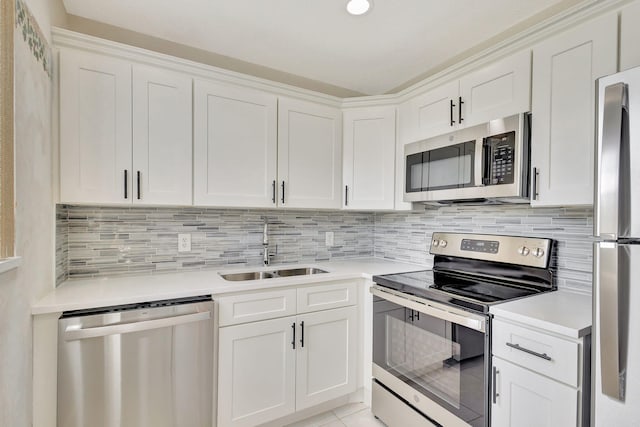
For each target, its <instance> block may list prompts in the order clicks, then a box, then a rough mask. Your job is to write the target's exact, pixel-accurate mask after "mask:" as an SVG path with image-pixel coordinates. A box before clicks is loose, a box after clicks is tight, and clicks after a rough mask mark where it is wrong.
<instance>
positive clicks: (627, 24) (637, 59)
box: [620, 1, 640, 71]
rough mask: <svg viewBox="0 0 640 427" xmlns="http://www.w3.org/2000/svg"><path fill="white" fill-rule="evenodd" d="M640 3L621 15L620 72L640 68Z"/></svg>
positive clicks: (623, 11)
mask: <svg viewBox="0 0 640 427" xmlns="http://www.w3.org/2000/svg"><path fill="white" fill-rule="evenodd" d="M638 22H640V1H635V2H633V3H631V4H630V5H628V6H627V7H625V8H624V9H622V12H621V15H620V71H624V70H628V69H629V68H633V67H640V49H639V48H638V40H640V25H638Z"/></svg>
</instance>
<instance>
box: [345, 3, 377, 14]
mask: <svg viewBox="0 0 640 427" xmlns="http://www.w3.org/2000/svg"><path fill="white" fill-rule="evenodd" d="M369 9H371V0H349V2H348V3H347V12H349V13H350V14H352V15H356V16H358V15H364V14H365V13H367V12H368V11H369Z"/></svg>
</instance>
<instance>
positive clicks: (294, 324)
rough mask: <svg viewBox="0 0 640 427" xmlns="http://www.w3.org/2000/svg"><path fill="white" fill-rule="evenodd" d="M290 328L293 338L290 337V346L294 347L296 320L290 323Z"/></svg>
mask: <svg viewBox="0 0 640 427" xmlns="http://www.w3.org/2000/svg"><path fill="white" fill-rule="evenodd" d="M291 330H292V331H293V338H291V348H293V349H294V350H295V349H296V322H293V323H292V324H291Z"/></svg>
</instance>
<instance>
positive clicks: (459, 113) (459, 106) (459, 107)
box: [458, 96, 464, 123]
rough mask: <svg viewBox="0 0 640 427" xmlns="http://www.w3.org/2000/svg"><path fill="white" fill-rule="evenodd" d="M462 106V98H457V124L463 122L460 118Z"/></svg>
mask: <svg viewBox="0 0 640 427" xmlns="http://www.w3.org/2000/svg"><path fill="white" fill-rule="evenodd" d="M462 104H464V102H463V101H462V97H461V96H459V97H458V123H462V121H463V120H464V119H463V118H462Z"/></svg>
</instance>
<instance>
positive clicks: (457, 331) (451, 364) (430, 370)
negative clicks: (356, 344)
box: [373, 298, 487, 426]
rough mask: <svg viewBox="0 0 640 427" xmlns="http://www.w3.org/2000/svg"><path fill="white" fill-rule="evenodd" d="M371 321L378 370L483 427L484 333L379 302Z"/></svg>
mask: <svg viewBox="0 0 640 427" xmlns="http://www.w3.org/2000/svg"><path fill="white" fill-rule="evenodd" d="M373 316H374V317H373V322H374V326H373V362H374V363H375V364H376V365H378V366H379V367H380V368H382V369H384V370H385V371H387V372H388V373H390V374H392V375H393V376H395V377H397V378H398V379H400V380H402V381H403V382H405V383H407V384H408V385H409V386H411V387H412V388H413V389H415V390H416V391H417V392H419V393H420V394H422V395H424V396H426V397H428V398H429V399H431V400H432V401H434V402H436V403H438V404H439V405H440V406H442V407H443V408H445V409H446V410H448V411H449V412H451V413H453V414H454V415H456V416H457V417H458V418H461V419H463V420H464V421H466V422H467V423H469V424H471V425H473V426H483V425H484V414H485V407H486V406H485V405H487V400H486V399H487V390H486V386H485V376H486V365H485V344H486V343H485V334H484V333H482V332H478V331H475V330H473V329H469V328H466V327H464V326H460V325H457V324H454V323H451V322H447V321H445V320H442V319H438V318H435V317H432V316H428V315H426V314H424V313H419V312H416V311H413V310H411V309H409V308H406V307H402V306H400V305H397V304H394V303H392V302H389V301H386V300H384V299H379V298H375V299H374V315H373ZM427 415H428V414H427Z"/></svg>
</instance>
